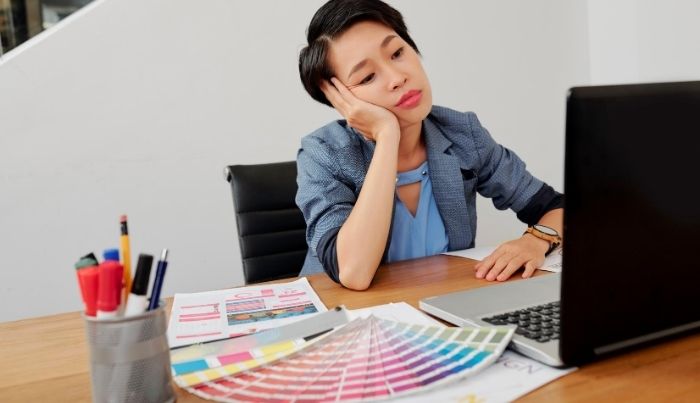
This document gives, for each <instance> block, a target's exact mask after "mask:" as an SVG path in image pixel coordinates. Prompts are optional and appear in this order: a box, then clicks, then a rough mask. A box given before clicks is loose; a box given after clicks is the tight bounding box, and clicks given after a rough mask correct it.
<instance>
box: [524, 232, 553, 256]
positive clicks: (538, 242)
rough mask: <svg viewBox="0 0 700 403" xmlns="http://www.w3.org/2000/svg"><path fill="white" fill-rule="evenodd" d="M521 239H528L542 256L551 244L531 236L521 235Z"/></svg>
mask: <svg viewBox="0 0 700 403" xmlns="http://www.w3.org/2000/svg"><path fill="white" fill-rule="evenodd" d="M523 238H526V239H529V240H530V241H532V242H533V243H534V244H536V245H537V248H538V250H540V251H541V252H542V254H543V255H544V254H546V253H547V251H548V250H549V247H550V246H551V244H550V243H549V242H547V241H545V240H544V239H542V238H538V237H536V236H534V235H532V234H523Z"/></svg>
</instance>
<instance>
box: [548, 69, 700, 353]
mask: <svg viewBox="0 0 700 403" xmlns="http://www.w3.org/2000/svg"><path fill="white" fill-rule="evenodd" d="M564 193H565V195H566V196H565V197H566V208H565V213H564V257H563V272H562V290H561V293H562V295H561V310H562V329H561V332H562V337H561V345H560V348H561V350H560V352H561V356H562V358H563V360H564V361H565V362H581V361H586V360H589V359H592V358H593V357H594V356H595V355H596V354H599V353H605V352H609V351H613V350H616V349H617V348H619V347H625V346H627V345H632V344H636V343H637V342H643V341H646V340H647V339H649V340H650V339H653V338H656V336H663V335H666V334H667V333H673V332H675V331H681V330H687V329H689V328H692V327H694V326H698V325H700V302H699V300H700V82H682V83H663V84H637V85H621V86H601V87H581V88H573V89H572V90H571V92H570V94H569V98H568V102H567V118H566V153H565V179H564Z"/></svg>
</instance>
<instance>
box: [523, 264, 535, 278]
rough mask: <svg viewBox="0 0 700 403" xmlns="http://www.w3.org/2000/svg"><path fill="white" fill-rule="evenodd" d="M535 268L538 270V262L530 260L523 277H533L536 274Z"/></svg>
mask: <svg viewBox="0 0 700 403" xmlns="http://www.w3.org/2000/svg"><path fill="white" fill-rule="evenodd" d="M535 270H537V264H535V261H534V260H530V261H529V262H527V263H525V271H524V272H523V278H530V277H532V275H533V274H535Z"/></svg>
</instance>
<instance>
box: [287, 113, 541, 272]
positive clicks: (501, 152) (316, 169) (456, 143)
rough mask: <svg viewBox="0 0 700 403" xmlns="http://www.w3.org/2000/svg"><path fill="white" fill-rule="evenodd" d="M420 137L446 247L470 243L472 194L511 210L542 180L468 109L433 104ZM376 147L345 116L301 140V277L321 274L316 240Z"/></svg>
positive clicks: (340, 219)
mask: <svg viewBox="0 0 700 403" xmlns="http://www.w3.org/2000/svg"><path fill="white" fill-rule="evenodd" d="M423 135H424V136H425V143H426V148H427V155H428V166H429V172H430V179H431V181H432V184H433V194H434V196H435V202H436V203H437V206H438V210H439V211H440V215H441V216H442V219H443V222H444V224H445V230H446V232H447V236H448V238H449V250H459V249H465V248H471V247H473V246H474V238H475V236H476V192H479V194H481V195H482V196H485V197H488V198H491V199H492V201H493V204H494V206H495V207H496V208H498V209H500V210H505V209H507V208H510V209H512V210H513V211H515V212H516V213H517V212H519V211H520V210H522V209H523V208H524V207H525V206H527V204H528V202H529V201H530V199H532V197H533V196H534V195H535V194H536V193H537V192H538V191H539V190H540V189H541V188H542V187H543V185H544V183H543V182H542V181H540V180H539V179H537V178H535V177H534V176H532V175H531V174H530V173H529V172H528V171H527V170H526V169H525V163H524V162H523V161H522V160H521V159H520V158H519V157H518V156H517V155H516V154H515V153H514V152H512V151H510V150H508V149H507V148H505V147H503V146H501V145H500V144H497V143H496V142H495V141H494V140H493V138H492V137H491V135H490V134H489V132H488V131H487V130H486V129H485V128H484V127H483V126H481V124H480V123H479V120H478V119H477V117H476V115H475V114H474V113H473V112H458V111H455V110H452V109H448V108H444V107H440V106H433V108H432V110H431V112H430V114H429V115H428V116H427V118H426V119H425V120H424V121H423ZM374 146H375V144H374V142H372V141H369V140H366V139H365V138H364V137H363V136H362V135H361V134H359V133H358V132H357V131H355V130H354V129H353V128H351V127H349V126H348V125H347V122H346V121H344V120H338V121H335V122H332V123H330V124H328V125H326V126H324V127H321V128H320V129H318V130H316V131H314V132H313V133H311V134H309V135H308V136H306V137H304V138H303V139H302V141H301V148H300V149H299V152H298V154H297V171H298V174H297V184H298V186H299V190H298V191H297V196H296V203H297V205H298V206H299V208H300V209H301V211H302V213H303V214H304V219H305V220H306V241H307V243H308V245H309V251H308V253H307V256H306V261H305V263H304V267H303V269H302V271H301V273H300V275H302V276H303V275H308V274H313V273H319V272H323V267H322V266H321V263H320V261H319V258H318V256H317V254H316V249H317V247H318V245H319V240H321V239H322V238H323V236H324V235H325V234H327V233H328V231H332V230H336V231H337V229H338V228H340V227H341V226H342V225H343V223H344V222H345V220H346V219H347V218H348V216H349V215H350V212H351V211H352V208H353V206H354V205H355V202H356V200H357V197H358V196H359V194H360V190H361V189H362V184H363V182H364V179H365V176H366V175H367V170H368V168H369V164H370V162H371V160H372V155H373V153H374ZM389 239H391V236H389ZM387 242H388V241H387Z"/></svg>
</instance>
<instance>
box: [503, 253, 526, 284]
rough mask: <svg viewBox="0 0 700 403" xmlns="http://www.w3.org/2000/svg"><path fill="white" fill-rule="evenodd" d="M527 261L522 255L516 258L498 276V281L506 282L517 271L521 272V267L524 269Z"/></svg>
mask: <svg viewBox="0 0 700 403" xmlns="http://www.w3.org/2000/svg"><path fill="white" fill-rule="evenodd" d="M526 260H527V259H525V258H524V257H523V256H522V255H518V256H514V257H513V258H512V259H511V260H510V262H508V264H507V265H506V267H505V268H504V269H503V271H501V272H500V273H499V274H498V276H496V280H498V281H506V280H508V279H509V278H510V276H512V275H513V273H515V272H516V271H517V270H519V269H520V268H521V267H523V264H524V263H525V262H526Z"/></svg>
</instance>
